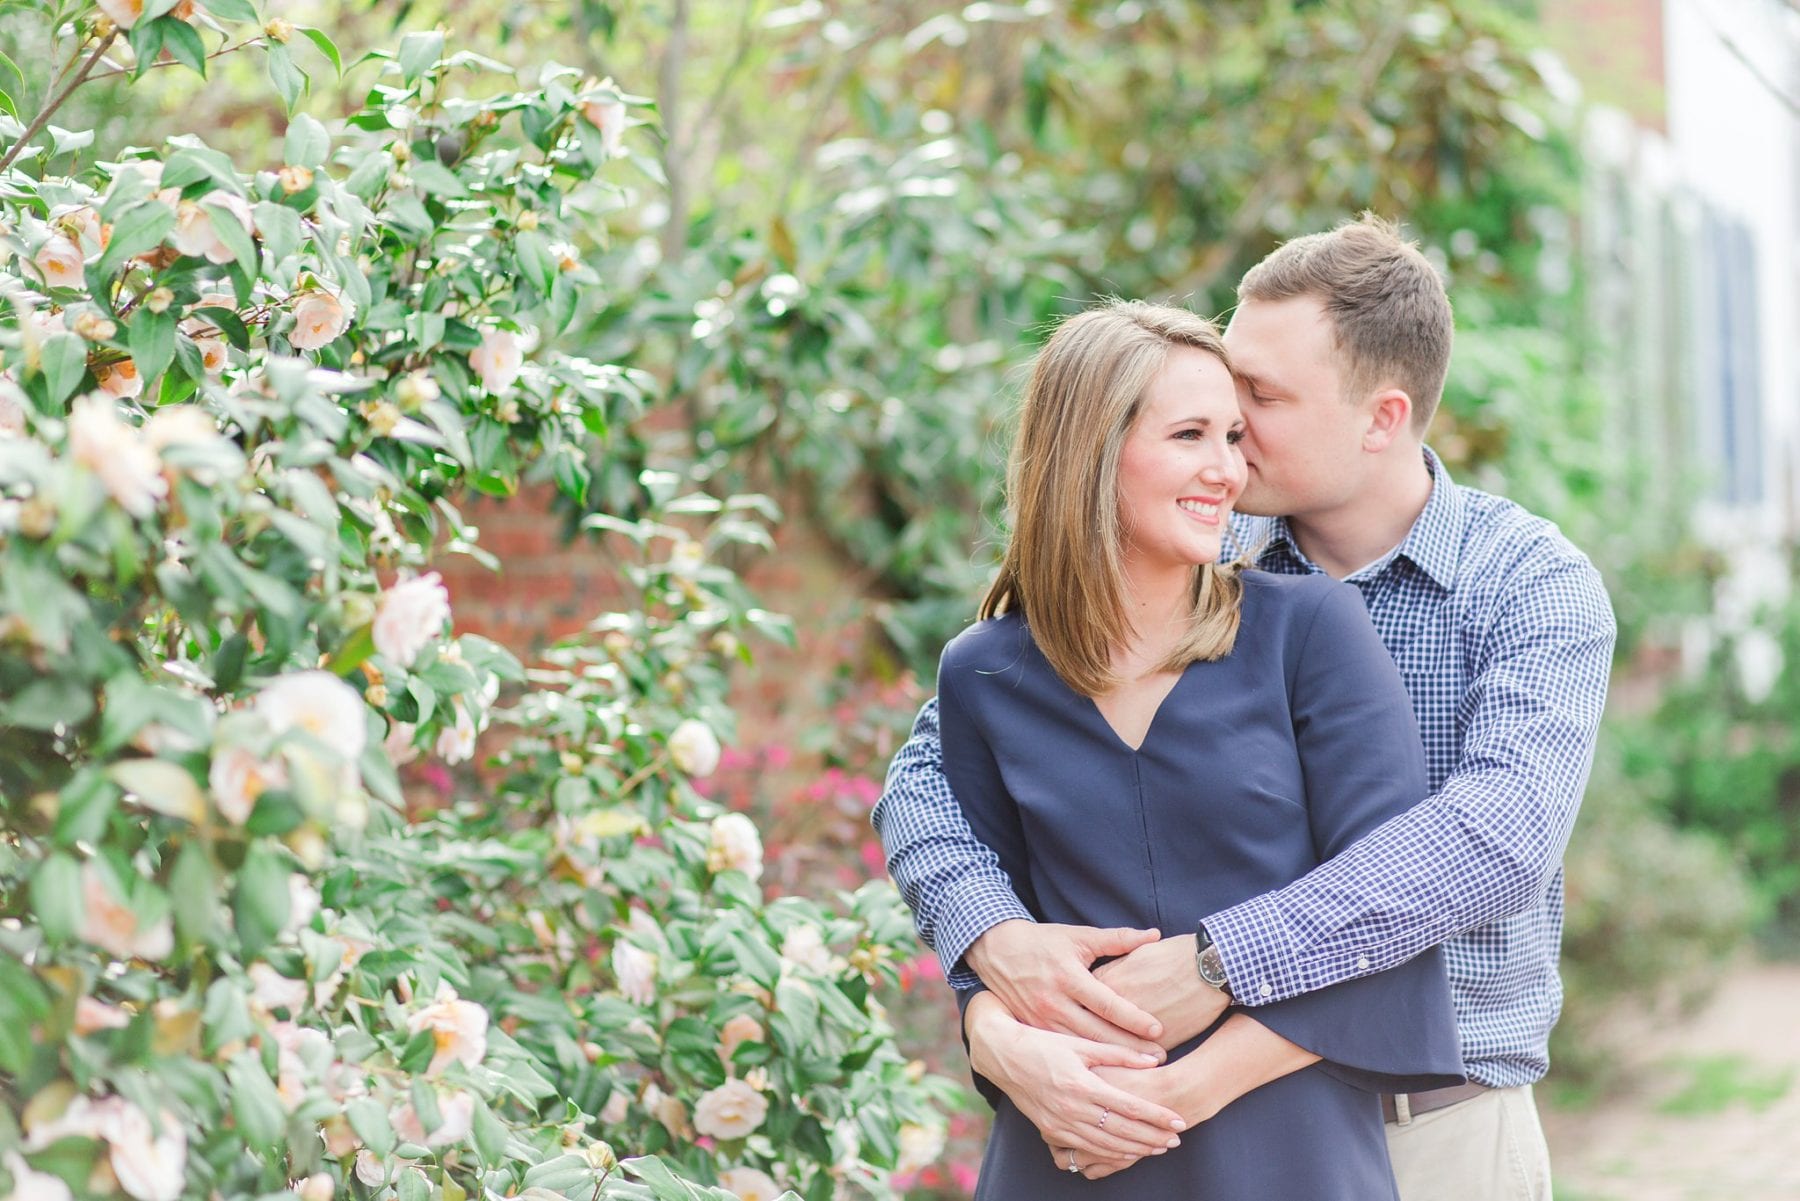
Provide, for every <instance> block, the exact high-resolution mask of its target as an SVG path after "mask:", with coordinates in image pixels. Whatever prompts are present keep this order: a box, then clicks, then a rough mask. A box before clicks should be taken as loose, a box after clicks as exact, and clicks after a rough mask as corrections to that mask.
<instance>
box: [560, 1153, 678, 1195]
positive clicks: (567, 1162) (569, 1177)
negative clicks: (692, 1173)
mask: <svg viewBox="0 0 1800 1201" xmlns="http://www.w3.org/2000/svg"><path fill="white" fill-rule="evenodd" d="M626 1162H627V1163H630V1162H631V1161H629V1160H628V1161H626ZM659 1166H660V1165H659ZM663 1171H664V1172H665V1173H666V1172H667V1171H668V1168H666V1167H665V1168H663ZM593 1179H594V1168H593V1165H592V1164H590V1163H588V1161H587V1160H586V1159H585V1158H583V1157H582V1156H579V1155H558V1156H557V1157H556V1158H555V1159H546V1160H545V1161H544V1162H543V1163H540V1164H533V1165H532V1166H531V1169H530V1170H529V1171H527V1172H526V1173H525V1187H526V1188H528V1189H529V1188H544V1189H549V1190H550V1191H551V1192H553V1193H562V1194H564V1195H565V1196H566V1195H569V1190H570V1189H574V1188H580V1187H582V1186H584V1185H590V1184H592V1183H593ZM652 1187H654V1186H652ZM657 1195H658V1196H661V1195H662V1194H661V1193H658V1194H657ZM688 1196H689V1194H687V1193H676V1194H674V1197H676V1198H681V1199H685V1198H687V1197H688Z"/></svg>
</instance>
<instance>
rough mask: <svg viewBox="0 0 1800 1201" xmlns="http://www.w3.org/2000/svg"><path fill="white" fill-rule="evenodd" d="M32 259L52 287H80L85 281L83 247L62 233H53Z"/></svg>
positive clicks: (47, 283)
mask: <svg viewBox="0 0 1800 1201" xmlns="http://www.w3.org/2000/svg"><path fill="white" fill-rule="evenodd" d="M31 261H32V262H33V263H35V264H36V265H37V269H38V272H39V274H41V275H42V276H43V277H44V283H45V284H46V285H47V286H48V287H52V288H79V287H81V285H82V282H83V278H84V277H83V274H82V261H83V260H82V254H81V247H79V246H77V245H76V244H75V243H74V242H72V241H70V240H69V239H68V238H65V237H64V236H63V235H61V234H52V235H51V236H50V238H49V240H48V241H46V242H45V243H44V244H43V245H42V246H40V247H38V251H37V253H36V254H35V255H33V256H32V258H31Z"/></svg>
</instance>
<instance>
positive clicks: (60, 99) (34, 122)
mask: <svg viewBox="0 0 1800 1201" xmlns="http://www.w3.org/2000/svg"><path fill="white" fill-rule="evenodd" d="M118 36H119V31H118V30H117V29H114V30H113V31H112V32H111V33H109V34H107V35H106V36H105V37H103V38H101V39H100V42H99V44H98V45H96V46H95V47H94V52H93V53H92V54H90V55H88V56H87V61H86V62H84V63H82V64H81V69H80V70H79V71H77V72H75V74H74V76H73V78H71V79H70V80H69V82H68V83H66V84H64V85H63V88H62V91H60V92H58V93H56V95H54V96H52V97H50V99H48V100H46V101H44V107H43V108H41V109H39V110H38V115H37V116H35V117H33V118H32V119H31V124H30V125H27V126H26V127H25V132H24V133H22V134H20V135H19V140H18V141H16V142H14V143H13V144H12V148H11V149H10V150H8V151H7V152H6V156H5V157H4V158H0V171H4V170H6V169H7V168H8V167H10V166H12V165H13V160H14V159H16V158H18V157H19V154H20V152H21V151H23V150H24V149H25V147H26V146H27V145H29V144H30V142H31V139H32V138H35V137H37V135H38V134H39V133H41V132H42V131H43V128H44V126H46V125H48V124H49V123H50V117H51V115H52V114H54V113H55V112H56V110H57V109H59V108H61V107H62V106H63V103H64V102H65V101H67V100H68V98H69V94H70V93H72V92H73V91H74V90H75V89H76V88H78V87H80V86H81V85H82V83H83V82H84V81H85V80H86V79H87V77H88V72H89V71H92V70H93V69H94V66H95V65H96V64H97V63H99V61H100V57H101V55H103V54H105V53H106V50H107V47H109V46H111V45H112V44H113V39H115V38H117V37H118Z"/></svg>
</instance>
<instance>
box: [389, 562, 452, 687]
mask: <svg viewBox="0 0 1800 1201" xmlns="http://www.w3.org/2000/svg"><path fill="white" fill-rule="evenodd" d="M449 621H450V593H449V592H447V591H446V590H445V588H444V583H443V580H442V578H441V577H440V576H439V575H438V573H437V572H435V571H434V572H432V573H431V574H429V575H422V576H419V577H417V578H416V579H411V580H402V581H400V582H399V583H397V584H395V585H394V586H393V587H392V588H389V589H388V590H387V591H386V592H383V593H382V594H381V600H380V602H379V604H378V607H377V608H376V610H375V624H374V627H373V629H372V630H371V633H372V634H373V635H374V638H375V649H376V650H377V651H378V652H380V653H381V655H383V656H384V657H385V658H388V659H392V660H393V661H394V662H396V663H398V664H400V665H401V666H402V667H411V666H412V665H413V663H414V662H415V661H416V660H417V659H418V657H419V654H420V652H421V651H423V650H424V649H425V648H426V647H427V646H429V645H431V642H432V640H433V639H435V638H438V637H439V636H441V635H442V634H443V632H444V626H445V625H446V624H447V623H448V622H449Z"/></svg>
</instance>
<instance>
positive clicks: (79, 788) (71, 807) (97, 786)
mask: <svg viewBox="0 0 1800 1201" xmlns="http://www.w3.org/2000/svg"><path fill="white" fill-rule="evenodd" d="M118 801H119V790H118V788H116V787H115V786H114V785H113V782H112V781H111V780H108V779H107V778H106V776H105V774H104V773H103V772H101V771H99V770H98V769H96V768H93V767H84V768H82V769H81V770H80V771H78V772H76V773H75V775H74V776H73V777H72V778H71V779H70V780H69V782H68V783H67V784H64V785H63V787H62V792H61V793H60V794H59V796H58V797H57V805H56V841H57V844H58V845H60V846H65V847H66V846H73V845H74V844H75V843H78V842H93V841H94V840H95V839H97V838H99V837H100V835H101V834H102V833H103V832H105V830H106V819H107V818H109V817H111V816H112V811H113V807H114V806H115V805H117V804H118Z"/></svg>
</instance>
